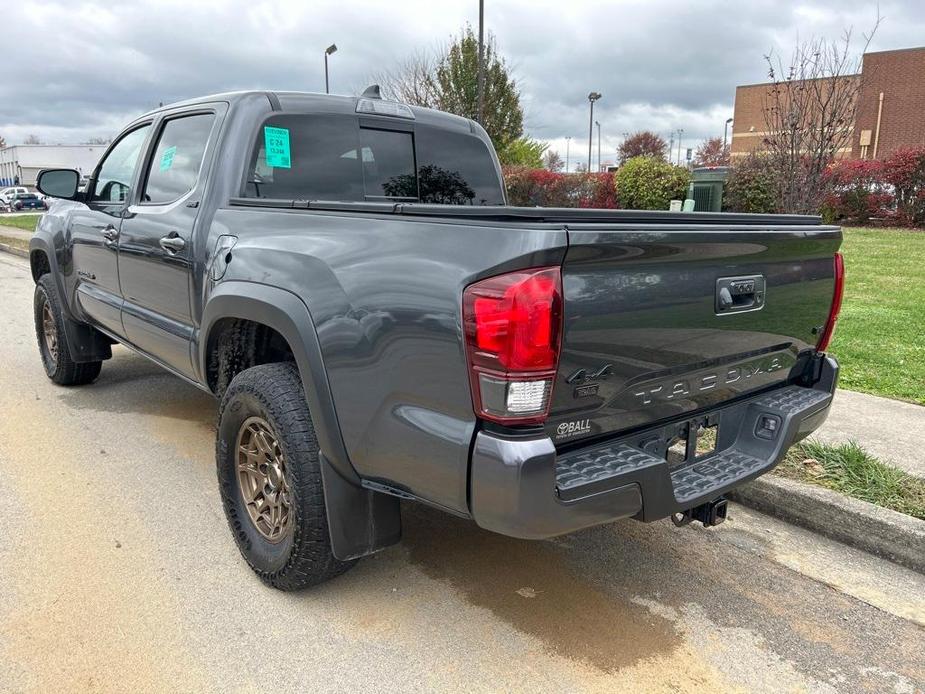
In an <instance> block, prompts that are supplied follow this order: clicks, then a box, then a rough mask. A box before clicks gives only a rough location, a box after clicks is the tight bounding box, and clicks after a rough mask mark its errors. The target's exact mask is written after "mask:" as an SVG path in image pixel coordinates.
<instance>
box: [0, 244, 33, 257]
mask: <svg viewBox="0 0 925 694" xmlns="http://www.w3.org/2000/svg"><path fill="white" fill-rule="evenodd" d="M0 251H3V252H4V253H9V254H10V255H18V256H19V257H20V258H28V257H29V251H24V250H23V249H22V248H16V247H15V246H11V245H9V244H7V243H0Z"/></svg>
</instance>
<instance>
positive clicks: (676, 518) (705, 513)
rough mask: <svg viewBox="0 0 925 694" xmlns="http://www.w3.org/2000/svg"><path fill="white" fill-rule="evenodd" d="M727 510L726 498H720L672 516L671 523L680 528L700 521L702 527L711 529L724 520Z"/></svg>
mask: <svg viewBox="0 0 925 694" xmlns="http://www.w3.org/2000/svg"><path fill="white" fill-rule="evenodd" d="M727 509H728V504H727V502H726V498H725V497H722V496H721V497H720V498H718V499H714V500H713V501H710V502H707V503H705V504H701V505H700V506H695V507H694V508H689V509H687V510H686V511H682V512H681V513H675V514H672V516H671V522H672V523H674V524H675V525H676V526H677V527H679V528H680V527H682V526H685V525H687V524H688V523H690V522H691V521H700V522H701V523H703V527H705V528H711V527H713V526H714V525H719V524H720V523H722V522H723V521H725V520H726V511H727Z"/></svg>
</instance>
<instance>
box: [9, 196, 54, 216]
mask: <svg viewBox="0 0 925 694" xmlns="http://www.w3.org/2000/svg"><path fill="white" fill-rule="evenodd" d="M6 206H7V209H8V210H9V211H10V212H21V211H23V210H43V211H44V210H47V209H48V205H47V204H46V202H45V201H44V200H42V199H41V198H40V197H39V196H38V195H36V194H35V193H16V195H14V196H13V198H12V199H11V200H10V201H9V202H8V203H7V205H6Z"/></svg>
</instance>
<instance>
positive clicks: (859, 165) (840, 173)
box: [822, 159, 893, 224]
mask: <svg viewBox="0 0 925 694" xmlns="http://www.w3.org/2000/svg"><path fill="white" fill-rule="evenodd" d="M827 176H828V184H829V186H830V193H829V194H828V196H827V197H826V201H825V203H824V205H823V210H822V213H823V217H825V218H826V221H830V222H835V221H838V222H841V221H845V222H853V223H856V224H868V223H869V222H870V220H871V217H887V216H889V215H890V208H891V206H892V203H893V195H892V194H891V193H890V192H889V191H888V190H887V186H886V185H885V183H884V180H883V162H881V161H877V160H873V159H851V160H844V159H842V160H839V161H836V162H835V163H833V164H832V165H831V166H830V167H829V170H828V172H827Z"/></svg>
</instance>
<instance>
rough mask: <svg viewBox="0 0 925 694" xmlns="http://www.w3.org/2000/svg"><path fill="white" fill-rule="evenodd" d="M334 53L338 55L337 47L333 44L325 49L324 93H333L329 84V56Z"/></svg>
mask: <svg viewBox="0 0 925 694" xmlns="http://www.w3.org/2000/svg"><path fill="white" fill-rule="evenodd" d="M332 53H337V45H336V44H333V43H332V44H331V45H330V46H328V47H327V48H325V49H324V93H325V94H330V93H331V84H330V82H328V56H329V55H331V54H332Z"/></svg>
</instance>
